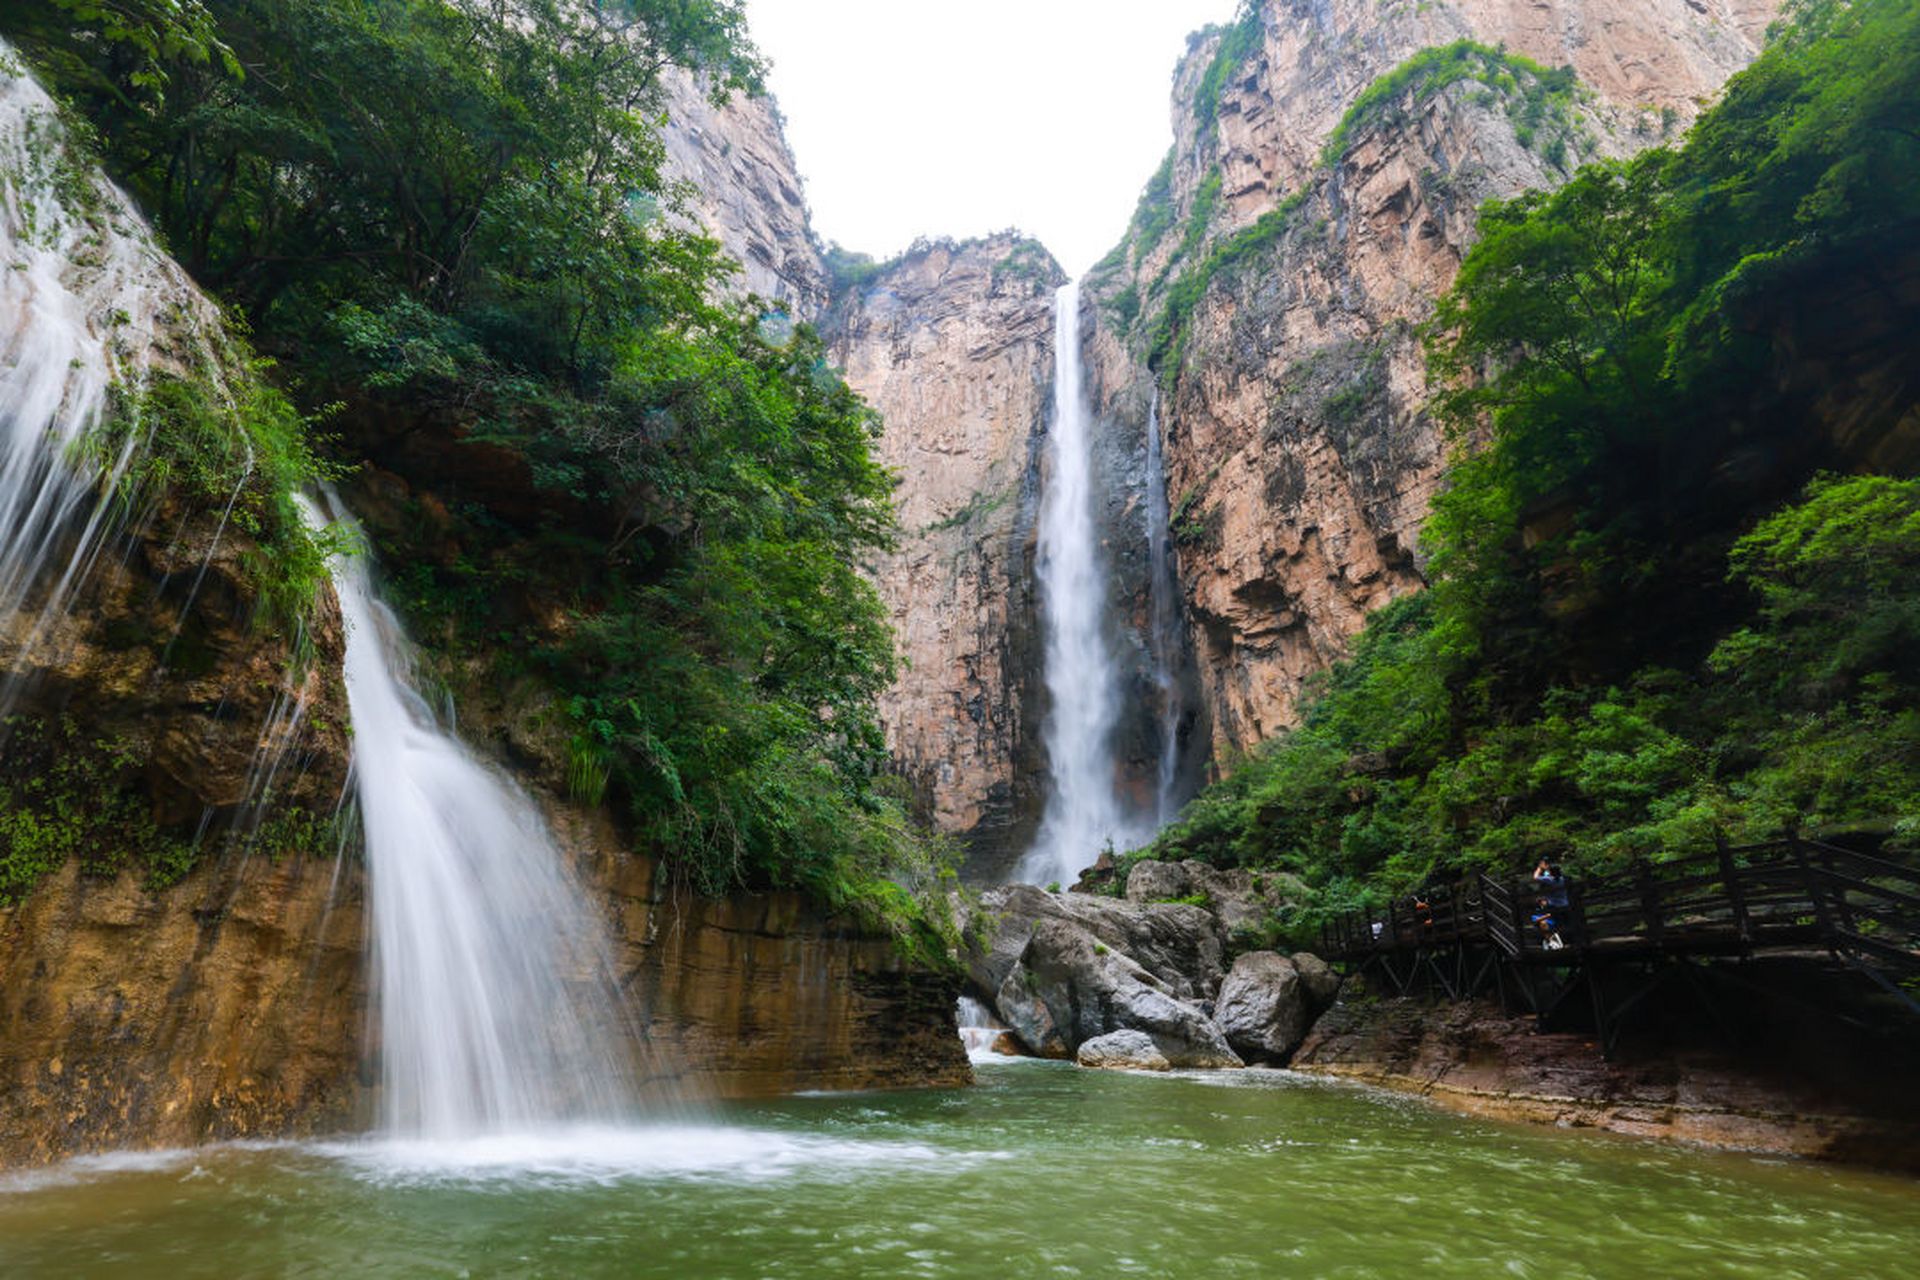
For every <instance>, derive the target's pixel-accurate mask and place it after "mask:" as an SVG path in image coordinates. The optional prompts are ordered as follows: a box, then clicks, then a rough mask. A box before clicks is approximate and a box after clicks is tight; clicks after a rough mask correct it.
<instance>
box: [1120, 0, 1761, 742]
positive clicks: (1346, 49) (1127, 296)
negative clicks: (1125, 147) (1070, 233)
mask: <svg viewBox="0 0 1920 1280" xmlns="http://www.w3.org/2000/svg"><path fill="white" fill-rule="evenodd" d="M1776 8H1777V4H1776V3H1775V0H1717V2H1716V0H1707V2H1702V3H1692V2H1689V0H1670V2H1669V0H1604V2H1603V3H1577V2H1575V0H1559V2H1547V3H1539V2H1533V0H1529V2H1525V3H1522V2H1521V0H1472V2H1467V3H1435V4H1421V5H1417V6H1415V5H1410V4H1393V5H1387V6H1381V5H1377V4H1373V3H1370V2H1363V0H1312V2H1309V0H1265V2H1264V3H1263V4H1261V5H1260V6H1259V8H1258V10H1257V18H1256V21H1257V23H1258V31H1257V33H1255V35H1254V37H1253V38H1252V39H1251V41H1250V42H1249V43H1248V46H1247V47H1246V48H1245V52H1244V56H1243V57H1241V58H1239V59H1238V60H1235V59H1231V58H1228V59H1221V60H1220V61H1221V62H1222V63H1223V66H1222V67H1221V68H1220V69H1219V70H1224V71H1225V74H1224V75H1221V74H1219V73H1218V70H1216V73H1215V76H1214V80H1215V81H1216V82H1217V83H1218V84H1219V85H1220V89H1219V93H1218V97H1217V99H1216V100H1214V101H1213V102H1210V103H1209V102H1202V101H1200V98H1201V96H1202V90H1203V88H1204V87H1205V85H1206V82H1207V79H1208V73H1209V71H1210V70H1215V63H1216V60H1217V59H1218V55H1219V54H1220V51H1221V48H1222V42H1223V40H1226V39H1227V38H1228V36H1227V34H1226V33H1224V32H1222V31H1220V30H1214V31H1211V32H1208V33H1203V34H1202V35H1201V36H1198V37H1195V39H1194V40H1193V42H1192V43H1191V45H1190V47H1189V50H1188V53H1187V55H1186V57H1185V58H1184V59H1183V61H1182V62H1181V64H1180V66H1179V68H1178V70H1177V72H1176V74H1175V82H1174V93H1173V125H1174V135H1175V139H1176V141H1175V145H1174V149H1173V152H1172V154H1171V156H1170V159H1169V162H1168V168H1167V170H1166V174H1165V181H1164V183H1163V184H1161V186H1160V189H1159V192H1158V193H1157V194H1156V193H1155V192H1153V191H1151V190H1150V192H1149V197H1148V199H1147V201H1145V202H1143V206H1142V216H1139V217H1137V218H1136V221H1135V224H1134V227H1133V229H1132V230H1131V231H1130V232H1129V236H1128V239H1127V241H1126V242H1125V243H1124V244H1123V245H1122V246H1120V247H1119V248H1118V249H1117V250H1116V252H1115V255H1114V256H1113V257H1111V258H1109V259H1108V260H1107V261H1106V262H1105V263H1103V264H1102V266H1101V267H1099V268H1096V270H1095V273H1094V277H1093V278H1092V280H1091V281H1090V292H1091V293H1092V294H1093V296H1094V298H1095V301H1096V310H1097V312H1098V314H1099V316H1100V318H1101V326H1100V331H1099V332H1098V333H1097V334H1096V335H1094V336H1093V338H1092V339H1091V340H1090V342H1089V351H1088V364H1089V368H1090V370H1091V371H1092V372H1091V374H1090V376H1091V377H1092V378H1093V380H1094V382H1095V384H1096V398H1097V401H1098V403H1099V404H1100V405H1101V406H1102V408H1103V410H1104V411H1105V412H1106V414H1107V415H1108V416H1109V417H1110V418H1114V419H1117V420H1123V421H1125V420H1138V419H1139V417H1140V416H1141V415H1142V413H1143V412H1144V411H1143V408H1142V406H1143V405H1144V404H1145V403H1146V401H1147V399H1148V398H1149V395H1150V394H1151V388H1152V387H1153V386H1154V384H1155V383H1156V381H1157V382H1158V383H1159V384H1160V385H1161V386H1163V387H1165V388H1166V389H1167V390H1166V392H1165V394H1164V395H1163V397H1162V401H1161V404H1160V415H1159V417H1160V424H1161V429H1162V431H1163V433H1164V438H1165V448H1166V455H1167V479H1168V489H1169V493H1170V496H1171V500H1172V502H1173V505H1174V508H1175V511H1174V525H1175V536H1176V541H1177V544H1178V555H1179V565H1180V571H1181V578H1182V582H1183V586H1184V591H1185V596H1186V606H1187V614H1188V622H1189V626H1190V630H1191V638H1192V643H1193V646H1194V650H1195V652H1196V655H1197V665H1198V669H1199V673H1200V677H1201V683H1202V687H1203V690H1204V699H1205V702H1206V705H1207V710H1208V711H1209V713H1210V720H1211V724H1212V730H1213V737H1214V747H1215V750H1216V752H1230V751H1232V750H1236V749H1244V748H1247V747H1250V746H1251V745H1253V744H1254V743H1256V742H1258V741H1259V740H1261V739H1262V738H1263V737H1265V736H1267V735H1270V734H1271V733H1273V732H1275V731H1276V730H1278V729H1281V728H1284V727H1286V726H1287V725H1289V724H1290V723H1292V721H1293V717H1294V715H1295V707H1296V704H1297V700H1298V697H1299V694H1300V690H1301V687H1302V684H1303V682H1304V681H1305V680H1306V679H1307V678H1308V677H1309V676H1311V675H1312V674H1314V673H1315V672H1317V671H1320V670H1322V669H1324V668H1325V667H1326V666H1327V665H1328V664H1329V663H1330V662H1332V661H1333V660H1335V659H1336V658H1338V657H1339V656H1340V655H1341V654H1342V653H1343V652H1344V651H1345V647H1346V644H1347V642H1348V641H1349V639H1350V638H1351V636H1352V635H1353V634H1354V633H1355V632H1356V631H1357V630H1358V629H1359V627H1360V626H1361V624H1362V622H1363V621H1364V619H1365V616H1366V614H1367V613H1369V612H1370V611H1371V610H1373V609H1375V608H1377V607H1379V606H1380V605H1382V604H1384V603H1385V602H1387V601H1388V600H1390V599H1392V598H1393V597H1394V596H1396V595H1399V594H1402V593H1405V592H1407V591H1412V590H1415V589H1417V588H1418V587H1419V586H1420V585H1421V582H1422V578H1421V565H1420V557H1419V552H1418V544H1417V535H1418V529H1419V525H1420V522H1421V520H1422V519H1423V518H1424V516H1425V514H1426V510H1427V504H1428V501H1429V499H1430V498H1431V496H1432V494H1433V491H1434V487H1435V485H1436V484H1437V483H1438V482H1439V477H1440V471H1441V467H1442V464H1443V462H1444V445H1443V442H1442V440H1441V439H1440V437H1439V433H1438V431H1437V429H1436V427H1435V425H1434V423H1433V422H1432V421H1431V420H1430V419H1429V418H1428V417H1427V416H1426V415H1425V413H1424V412H1423V411H1422V406H1423V404H1424V402H1425V399H1426V396H1427V389H1426V385H1425V381H1424V372H1423V362H1422V359H1421V352H1420V346H1419V341H1418V336H1417V333H1416V331H1415V328H1414V326H1415V325H1417V324H1418V322H1420V321H1421V320H1423V319H1425V318H1426V316H1428V315H1429V314H1430V311H1431V307H1432V303H1433V300H1434V298H1435V297H1436V296H1437V295H1438V294H1440V293H1441V292H1443V291H1444V290H1445V288H1446V287H1447V285H1448V284H1449V283H1450V282H1451V280H1452V277H1453V273H1454V271H1455V270H1456V268H1457V267H1458V264H1459V261H1460V257H1461V254H1462V253H1463V252H1464V250H1465V249H1466V248H1467V247H1468V246H1469V245H1470V244H1471V242H1472V238H1473V234H1474V212H1475V210H1476V208H1477V206H1478V205H1479V203H1480V202H1481V201H1482V200H1484V199H1487V198H1489V197H1494V196H1507V195H1512V194H1515V193H1517V192H1519V191H1521V190H1524V189H1527V188H1534V187H1550V186H1553V185H1557V184H1558V183H1559V182H1561V181H1564V179H1565V178H1566V177H1567V176H1568V175H1569V174H1570V173H1571V171H1572V170H1573V169H1574V168H1576V167H1577V166H1578V165H1579V164H1580V163H1581V162H1582V161H1583V160H1586V159H1590V158H1596V157H1601V156H1609V155H1624V154H1630V153H1631V152H1633V151H1635V150H1637V149H1639V148H1641V147H1644V146H1647V145H1651V144H1654V143H1657V142H1659V141H1662V140H1665V139H1668V138H1671V137H1676V136H1677V133H1678V131H1679V130H1680V129H1683V128H1684V126H1685V124H1686V123H1687V122H1688V121H1689V120H1690V119H1691V118H1692V116H1693V115H1694V114H1697V112H1698V110H1699V109H1700V107H1701V106H1702V105H1704V103H1706V102H1707V101H1709V100H1710V99H1711V97H1712V95H1713V94H1714V93H1715V92H1716V91H1717V90H1718V88H1719V87H1720V85H1721V84H1723V83H1724V82H1725V80H1726V78H1727V77H1728V76H1729V75H1731V74H1732V73H1733V72H1734V71H1736V70H1738V69H1739V68H1740V67H1742V66H1744V65H1745V64H1746V63H1747V62H1748V61H1750V60H1751V59H1752V58H1753V57H1754V56H1755V54H1756V53H1757V52H1758V49H1759V46H1760V42H1761V39H1762V37H1763V32H1764V28H1765V25H1766V24H1767V22H1768V21H1769V20H1770V18H1771V17H1772V15H1773V12H1774V10H1775V9H1776ZM1461 39H1472V40H1475V41H1478V42H1480V43H1482V44H1485V45H1504V47H1505V49H1506V50H1507V51H1509V52H1511V53H1514V54H1520V55H1524V56H1526V57H1528V58H1530V59H1532V60H1533V61H1534V62H1536V63H1538V64H1541V65H1542V66H1544V67H1547V68H1554V67H1559V66H1563V65H1569V66H1571V67H1572V68H1573V70H1574V72H1575V74H1576V76H1577V78H1578V82H1579V85H1580V88H1579V89H1578V90H1577V91H1576V93H1575V95H1574V97H1573V98H1572V99H1571V101H1570V102H1568V103H1567V104H1566V106H1565V107H1564V109H1561V110H1558V111H1556V110H1548V111H1546V112H1545V113H1544V115H1542V114H1540V113H1538V112H1537V111H1536V110H1534V109H1533V108H1531V107H1530V105H1529V100H1528V94H1527V92H1526V89H1527V88H1528V86H1529V85H1531V84H1532V83H1533V82H1532V81H1531V80H1530V78H1529V77H1528V76H1527V75H1525V74H1519V75H1517V76H1516V77H1515V82H1516V83H1517V88H1516V87H1507V88H1502V87H1501V86H1499V85H1497V84H1495V83H1492V82H1491V81H1490V80H1489V81H1483V80H1475V79H1468V80H1465V81H1462V82H1460V83H1457V84H1454V85H1451V86H1450V87H1447V88H1443V89H1441V90H1440V91H1438V92H1436V93H1432V94H1430V95H1429V94H1427V93H1425V92H1423V91H1422V90H1421V88H1420V86H1419V85H1418V84H1417V83H1416V84H1413V85H1410V86H1409V87H1408V89H1407V90H1406V91H1405V92H1403V93H1401V94H1399V95H1396V96H1395V98H1394V99H1393V100H1391V101H1389V102H1387V103H1385V104H1383V108H1382V109H1380V110H1377V111H1375V112H1373V113H1371V114H1369V115H1368V116H1367V117H1366V118H1365V119H1363V120H1362V121H1361V122H1360V123H1359V124H1358V126H1357V127H1355V128H1354V129H1353V130H1352V131H1351V134H1350V136H1349V138H1348V139H1347V144H1348V145H1347V146H1346V147H1345V148H1344V149H1343V153H1342V154H1341V155H1339V156H1337V157H1333V158H1332V161H1331V163H1329V162H1328V160H1327V159H1325V158H1323V151H1324V150H1325V148H1326V144H1327V140H1328V138H1329V135H1330V134H1331V133H1332V132H1333V131H1334V129H1335V127H1336V126H1337V125H1338V124H1339V123H1340V121H1341V119H1342V117H1343V116H1344V115H1345V113H1346V112H1347V110H1348V108H1349V107H1350V106H1351V105H1352V104H1353V103H1354V101H1355V100H1356V99H1357V98H1358V97H1359V96H1360V95H1361V93H1362V92H1363V91H1364V90H1365V89H1366V88H1367V87H1368V86H1369V85H1370V84H1372V83H1373V82H1374V81H1375V79H1376V78H1377V77H1380V76H1382V75H1385V74H1386V73H1388V72H1390V71H1392V70H1393V69H1394V68H1395V67H1397V66H1399V65H1400V64H1401V63H1403V62H1404V61H1405V60H1406V59H1407V58H1409V57H1410V56H1412V55H1413V54H1415V53H1417V52H1419V51H1420V50H1422V49H1428V48H1434V47H1438V46H1442V45H1446V44H1449V43H1451V42H1453V41H1456V40H1461ZM1209 209H1210V211H1209ZM1196 210H1197V212H1196ZM1276 210H1279V211H1280V212H1278V213H1273V217H1272V219H1270V221H1269V224H1268V227H1269V231H1270V234H1268V235H1266V236H1264V237H1260V243H1259V244H1258V245H1257V247H1256V248H1255V249H1254V250H1253V251H1252V252H1250V253H1247V254H1243V255H1242V256H1241V258H1240V260H1239V261H1238V262H1236V263H1235V264H1234V265H1233V266H1231V267H1230V268H1226V269H1222V270H1219V271H1216V272H1215V273H1213V274H1212V276H1211V278H1210V280H1209V282H1208V284H1207V287H1206V288H1205V289H1204V291H1203V292H1201V294H1200V296H1199V299H1198V302H1197V303H1196V304H1195V305H1194V306H1193V307H1192V309H1191V313H1190V315H1188V316H1187V317H1185V320H1184V323H1182V324H1179V325H1177V326H1174V332H1173V335H1172V341H1171V343H1169V344H1167V345H1166V347H1165V348H1164V349H1163V351H1162V352H1161V353H1160V354H1159V359H1158V367H1157V368H1156V369H1154V370H1151V371H1150V370H1149V369H1148V368H1147V367H1146V363H1147V361H1148V359H1149V357H1150V356H1151V355H1153V354H1155V353H1154V352H1153V334H1152V329H1153V323H1154V321H1155V318H1156V317H1157V316H1158V315H1159V314H1160V313H1161V312H1162V310H1163V308H1164V307H1165V305H1166V299H1167V296H1168V293H1169V290H1170V289H1171V288H1172V286H1173V284H1174V283H1175V282H1176V281H1178V280H1180V279H1181V278H1182V277H1183V276H1187V275H1189V274H1191V273H1194V272H1196V271H1198V270H1201V264H1202V263H1204V261H1205V260H1206V258H1207V256H1208V253H1209V251H1210V250H1211V249H1213V248H1214V247H1215V246H1219V245H1223V244H1225V243H1226V242H1228V240H1229V239H1230V238H1231V237H1232V236H1233V235H1234V234H1235V233H1236V232H1240V231H1242V230H1243V229H1245V228H1248V227H1250V226H1251V225H1252V224H1253V223H1255V221H1256V220H1257V219H1259V218H1260V217H1261V215H1263V214H1269V213H1272V212H1273V211H1276ZM1274 221H1277V222H1278V223H1279V226H1278V227H1277V229H1276V228H1274V227H1273V225H1272V224H1273V222H1274ZM1156 222H1157V223H1158V225H1159V226H1160V227H1162V228H1163V229H1162V230H1160V231H1158V233H1157V234H1156V233H1155V231H1154V227H1155V225H1156ZM1248 234H1249V235H1251V234H1253V233H1248Z"/></svg>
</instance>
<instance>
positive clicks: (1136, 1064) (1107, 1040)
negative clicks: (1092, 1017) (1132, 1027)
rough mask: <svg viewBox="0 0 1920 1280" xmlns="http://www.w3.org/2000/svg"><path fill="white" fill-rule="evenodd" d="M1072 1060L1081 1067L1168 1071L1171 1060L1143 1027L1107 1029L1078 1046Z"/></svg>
mask: <svg viewBox="0 0 1920 1280" xmlns="http://www.w3.org/2000/svg"><path fill="white" fill-rule="evenodd" d="M1074 1061H1075V1062H1078V1063H1079V1064H1080V1065H1081V1066H1083V1067H1105V1068H1107V1069H1109V1070H1118V1071H1168V1070H1171V1069H1172V1067H1173V1064H1172V1063H1171V1062H1168V1061H1167V1055H1166V1054H1164V1053H1161V1052H1160V1046H1159V1045H1157V1044H1155V1043H1154V1042H1153V1037H1152V1036H1150V1035H1148V1034H1147V1033H1146V1032H1144V1031H1109V1032H1107V1034H1105V1035H1103V1036H1095V1037H1094V1038H1093V1039H1091V1040H1089V1041H1087V1042H1086V1043H1085V1044H1083V1045H1081V1046H1080V1052H1079V1053H1077V1054H1075V1055H1074Z"/></svg>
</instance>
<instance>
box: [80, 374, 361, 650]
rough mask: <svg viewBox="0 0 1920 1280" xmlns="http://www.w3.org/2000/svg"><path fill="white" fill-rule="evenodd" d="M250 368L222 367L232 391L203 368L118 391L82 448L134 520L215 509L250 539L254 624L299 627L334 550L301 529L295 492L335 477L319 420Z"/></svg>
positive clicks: (230, 528)
mask: <svg viewBox="0 0 1920 1280" xmlns="http://www.w3.org/2000/svg"><path fill="white" fill-rule="evenodd" d="M243 361H244V357H243V356H239V355H236V356H235V357H234V358H232V359H229V360H227V361H226V362H225V364H226V366H227V370H228V382H227V385H225V386H217V385H215V383H214V374H213V372H212V370H211V369H209V368H201V369H198V370H196V371H195V372H194V373H193V374H192V375H191V376H186V377H182V376H177V375H174V374H169V373H159V374H155V375H153V376H152V377H151V378H150V379H149V380H148V381H147V382H146V383H145V384H144V385H143V386H141V387H139V388H138V389H133V390H130V389H127V388H124V387H123V388H119V389H117V390H116V392H115V397H114V402H113V406H112V410H111V412H109V413H108V414H106V415H105V416H104V417H102V419H101V420H100V422H99V424H98V425H97V426H96V427H95V428H94V429H93V431H92V432H91V433H90V434H89V435H88V436H87V437H86V438H85V439H84V440H83V441H82V442H81V445H80V447H81V448H82V449H83V450H84V451H85V452H86V453H88V454H89V455H90V456H91V457H92V458H93V460H94V461H95V462H96V464H97V465H98V468H99V469H100V471H101V472H102V473H104V474H107V475H109V476H112V477H113V483H114V485H115V493H116V497H117V498H118V500H119V502H120V503H121V505H122V507H123V509H124V510H125V511H126V512H127V513H128V514H135V513H138V512H140V511H142V510H144V509H146V508H148V507H149V506H164V505H175V504H181V503H184V504H186V506H187V507H189V508H190V509H201V510H213V511H218V512H220V513H221V521H222V523H223V525H224V526H225V528H226V530H228V531H233V532H238V533H240V534H242V535H244V536H245V538H246V540H247V544H248V560H249V564H248V567H249V570H250V574H249V576H250V577H251V578H252V579H253V581H254V583H255V584H256V586H257V589H258V590H259V593H260V595H259V601H258V609H257V611H256V614H255V620H256V622H257V623H260V624H272V625H282V626H285V627H286V628H287V629H289V630H298V629H299V628H298V624H299V623H301V622H303V621H304V620H305V619H306V617H307V615H308V613H309V611H310V610H311V609H312V607H313V601H314V599H315V598H316V594H317V592H318V589H319V586H320V584H321V583H322V582H323V581H325V579H326V576H327V567H326V561H327V557H328V556H329V555H331V554H332V553H333V551H334V550H336V549H337V548H336V547H335V546H334V545H333V543H332V541H331V540H330V539H329V538H327V537H326V536H323V535H319V534H316V533H314V532H313V531H311V530H309V529H308V528H307V527H306V524H305V523H304V522H303V521H302V519H301V517H300V513H299V511H298V510H297V509H296V508H295V507H294V505H293V497H292V495H293V494H295V493H297V492H299V491H301V490H303V489H306V488H309V487H311V486H312V485H314V484H316V483H319V482H322V481H325V480H331V479H334V478H336V477H337V475H338V468H337V467H333V466H330V465H329V464H327V463H325V462H323V461H322V460H321V459H319V458H318V457H317V456H316V455H315V454H314V452H313V449H312V443H311V437H310V433H309V428H310V427H311V426H312V424H313V420H312V419H309V418H306V417H303V416H302V415H301V414H300V413H299V412H298V411H297V410H296V409H295V408H294V407H293V405H292V404H291V403H290V402H289V401H288V400H287V398H286V397H285V396H284V395H282V394H280V393H279V392H278V391H276V390H275V389H274V388H273V387H272V386H271V385H269V384H268V383H267V382H266V380H265V378H264V376H263V375H264V373H265V366H264V365H263V364H260V363H258V362H256V363H253V364H252V365H248V364H246V363H244V362H243ZM123 460H124V462H123Z"/></svg>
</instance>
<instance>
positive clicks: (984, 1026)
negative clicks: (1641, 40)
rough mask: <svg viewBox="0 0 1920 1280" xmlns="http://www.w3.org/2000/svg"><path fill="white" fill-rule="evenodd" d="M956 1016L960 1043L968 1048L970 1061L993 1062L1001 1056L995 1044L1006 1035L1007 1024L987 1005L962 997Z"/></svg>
mask: <svg viewBox="0 0 1920 1280" xmlns="http://www.w3.org/2000/svg"><path fill="white" fill-rule="evenodd" d="M954 1015H955V1021H956V1022H958V1023H959V1025H960V1043H961V1044H963V1045H965V1046H966V1047H967V1058H968V1059H969V1060H970V1061H973V1062H991V1061H993V1060H994V1059H995V1058H997V1057H999V1056H1000V1055H999V1054H997V1053H995V1052H994V1050H993V1042H994V1041H996V1040H998V1039H999V1038H1000V1037H1001V1036H1002V1035H1004V1034H1006V1030H1007V1028H1006V1024H1005V1023H1003V1022H1001V1021H1000V1020H999V1019H998V1018H996V1017H994V1016H993V1013H992V1011H991V1010H989V1009H988V1008H987V1006H986V1005H984V1004H982V1003H981V1002H980V1001H978V1000H975V999H974V998H973V997H972V996H961V997H960V1003H959V1005H958V1007H957V1008H956V1009H955V1011H954Z"/></svg>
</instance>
